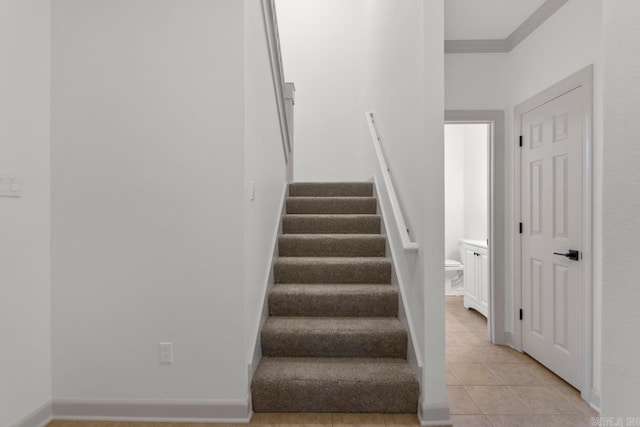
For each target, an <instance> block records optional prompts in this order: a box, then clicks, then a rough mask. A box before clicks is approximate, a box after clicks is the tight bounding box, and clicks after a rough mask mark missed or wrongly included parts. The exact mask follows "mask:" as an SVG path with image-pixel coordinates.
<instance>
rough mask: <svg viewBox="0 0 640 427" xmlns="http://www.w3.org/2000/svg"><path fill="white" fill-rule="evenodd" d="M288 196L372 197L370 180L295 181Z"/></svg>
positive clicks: (290, 186) (290, 185)
mask: <svg viewBox="0 0 640 427" xmlns="http://www.w3.org/2000/svg"><path fill="white" fill-rule="evenodd" d="M289 196H290V197H372V196H373V183H371V182H295V183H292V184H289Z"/></svg>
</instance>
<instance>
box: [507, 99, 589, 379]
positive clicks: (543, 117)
mask: <svg viewBox="0 0 640 427" xmlns="http://www.w3.org/2000/svg"><path fill="white" fill-rule="evenodd" d="M583 90H584V89H583V88H582V87H579V88H577V89H574V90H572V91H570V92H568V93H566V94H564V95H562V96H560V97H558V98H555V99H553V100H552V101H550V102H547V103H545V104H543V105H541V106H539V107H537V108H535V109H533V110H531V111H529V112H527V113H525V114H523V115H522V116H521V120H522V122H521V126H522V136H523V138H522V142H523V144H522V145H523V146H522V147H521V148H520V151H521V192H520V194H521V215H522V239H521V244H522V248H521V250H522V252H521V253H522V257H521V263H522V264H521V269H520V271H521V274H522V277H521V283H522V309H523V319H522V346H523V350H524V351H525V352H526V353H528V354H530V355H531V356H532V357H534V358H535V359H537V360H538V361H540V362H541V363H542V364H544V365H545V366H547V367H548V368H549V369H551V370H552V371H554V372H555V373H556V374H558V375H559V376H560V377H562V378H563V379H565V380H566V381H567V382H569V383H570V384H572V385H573V386H574V387H576V388H578V389H581V387H582V357H583V356H582V352H583V346H582V342H583V335H582V334H583V332H582V331H583V329H582V322H583V292H584V290H583V283H582V268H581V265H580V263H581V261H580V260H571V259H569V258H567V257H565V256H562V255H556V254H557V253H560V254H566V253H568V251H569V250H577V251H579V252H580V254H581V253H582V250H583V247H582V245H583V235H582V234H583V223H582V221H583V218H582V212H583V209H582V203H583V200H582V194H583V189H582V182H583V181H582V175H583V170H582V159H583V157H582V156H583V153H582V150H583V148H582V145H583V126H582V117H583V111H582V108H583V106H582V102H581V101H582V99H583V94H582V93H581V91H583ZM554 253H556V254H554Z"/></svg>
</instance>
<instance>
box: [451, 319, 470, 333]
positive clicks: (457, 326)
mask: <svg viewBox="0 0 640 427" xmlns="http://www.w3.org/2000/svg"><path fill="white" fill-rule="evenodd" d="M445 330H446V331H447V332H474V329H473V328H471V329H470V328H469V327H468V326H467V325H464V324H463V323H462V322H460V321H459V320H458V319H457V318H455V317H454V318H451V319H447V320H445Z"/></svg>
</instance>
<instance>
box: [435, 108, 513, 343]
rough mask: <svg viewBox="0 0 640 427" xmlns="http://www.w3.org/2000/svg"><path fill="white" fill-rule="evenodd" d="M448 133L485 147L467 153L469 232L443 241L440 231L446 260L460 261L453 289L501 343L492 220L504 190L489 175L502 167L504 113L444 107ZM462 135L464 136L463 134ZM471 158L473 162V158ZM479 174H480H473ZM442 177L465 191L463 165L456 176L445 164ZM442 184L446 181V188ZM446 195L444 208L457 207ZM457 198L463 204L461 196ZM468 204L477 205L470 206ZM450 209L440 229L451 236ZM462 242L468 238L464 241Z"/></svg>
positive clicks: (497, 247)
mask: <svg viewBox="0 0 640 427" xmlns="http://www.w3.org/2000/svg"><path fill="white" fill-rule="evenodd" d="M449 126H451V127H449ZM447 133H448V134H449V136H451V137H453V139H451V140H455V139H460V138H461V135H468V136H470V138H468V140H469V141H470V143H471V141H475V142H476V144H484V148H482V149H480V151H479V152H478V150H475V151H470V152H469V153H468V154H471V155H470V156H469V157H470V160H469V162H468V164H469V165H470V167H469V169H470V171H471V172H472V174H470V175H469V177H468V178H469V180H470V181H471V180H475V182H470V183H469V185H468V188H469V191H470V192H471V193H473V196H474V197H473V198H475V199H476V200H475V201H473V200H470V201H469V207H470V209H468V210H466V209H464V214H463V215H462V216H463V219H462V223H464V222H465V219H466V218H465V217H466V216H467V215H466V213H467V212H468V213H469V215H470V216H471V218H469V226H468V227H469V228H468V230H470V231H469V233H473V234H469V235H467V236H463V237H462V238H449V239H448V240H447V236H445V241H446V243H445V244H446V248H445V259H453V260H459V261H460V262H461V264H462V265H463V268H464V271H463V272H462V275H463V280H462V284H463V289H462V290H460V288H458V289H456V290H457V291H458V293H462V294H463V295H466V294H469V295H468V296H467V297H466V298H465V297H463V300H465V301H464V302H463V304H464V306H465V307H466V308H470V309H474V310H476V311H478V312H479V313H482V315H483V316H485V317H486V318H487V326H488V328H487V329H488V330H487V338H488V340H489V341H490V342H491V343H493V344H505V334H504V326H505V323H504V291H503V289H504V280H503V278H504V273H503V272H504V255H503V254H504V240H503V239H504V231H503V230H502V229H501V228H502V227H496V226H495V224H503V223H504V222H503V221H504V214H503V211H504V210H503V209H496V207H497V206H499V205H498V203H501V202H499V201H498V199H497V198H496V197H495V195H496V194H503V193H504V183H503V180H496V179H494V177H495V176H500V175H498V174H502V173H503V172H504V156H503V154H502V153H503V152H504V112H503V111H498V110H478V111H474V110H470V111H461V110H447V111H445V134H447ZM456 134H457V135H456ZM456 136H457V138H456ZM462 139H466V138H464V137H462ZM445 144H446V142H445ZM454 145H455V143H454ZM473 148H476V149H478V148H480V147H478V146H476V147H473ZM445 153H447V154H449V155H455V153H456V147H455V146H452V147H447V146H445ZM463 155H464V154H463ZM474 157H475V159H474V160H475V162H474V161H473V160H472V159H473V158H474ZM478 157H482V158H480V159H479V158H478ZM445 160H446V159H445ZM479 165H480V166H479ZM463 169H465V168H463ZM473 171H475V173H473ZM478 174H479V175H482V176H480V177H478V176H477V175H478ZM445 177H446V178H445V181H450V183H452V184H453V186H456V185H457V186H458V187H460V186H461V185H462V188H463V191H464V181H465V177H464V170H463V171H462V173H458V174H457V175H456V169H455V168H454V169H453V170H449V171H447V170H446V167H445ZM460 181H462V183H461V182H460ZM446 185H447V184H446V183H445V187H446ZM478 198H480V199H484V200H483V201H484V203H483V204H482V206H483V207H481V208H479V209H481V210H482V212H480V213H478V208H477V206H478V204H477V199H478ZM445 199H446V202H445V205H449V206H448V207H449V208H451V207H452V206H455V205H456V203H457V206H458V207H459V206H460V204H461V202H460V200H457V201H456V197H455V196H453V197H452V195H451V194H449V193H448V191H446V190H445ZM462 199H463V200H462V205H463V206H464V204H465V200H464V196H463V197H462ZM500 200H502V199H500ZM473 206H476V208H475V209H474V208H473ZM458 209H459V208H458ZM451 213H452V211H450V212H449V213H447V214H446V215H445V216H446V218H445V227H446V232H445V234H447V235H451V234H452V231H451V230H453V229H454V228H455V225H454V224H455V223H456V222H457V223H458V224H460V221H461V220H460V218H459V217H457V216H456V215H455V214H452V215H451V216H450V214H451ZM478 223H480V225H478ZM458 228H459V226H458ZM463 228H464V227H463ZM478 229H479V230H481V231H480V232H479V233H485V234H483V235H480V234H476V233H478V231H477V230H478ZM471 230H473V231H471ZM482 230H484V231H482ZM465 233H466V231H465V232H463V234H465ZM460 240H462V242H460ZM465 241H467V242H466V244H465ZM456 253H457V254H458V256H457V257H456ZM445 270H447V267H445ZM445 274H447V275H449V276H453V274H452V272H451V271H448V272H445ZM464 286H469V289H464Z"/></svg>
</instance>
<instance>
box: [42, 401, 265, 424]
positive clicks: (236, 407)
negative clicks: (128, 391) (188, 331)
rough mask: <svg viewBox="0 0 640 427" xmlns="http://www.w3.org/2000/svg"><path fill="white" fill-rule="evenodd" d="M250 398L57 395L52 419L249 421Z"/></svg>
mask: <svg viewBox="0 0 640 427" xmlns="http://www.w3.org/2000/svg"><path fill="white" fill-rule="evenodd" d="M251 415H252V414H251V411H250V409H249V398H246V399H238V400H107V399H54V400H53V419H55V420H88V421H143V422H199V423H248V422H249V421H250V420H251Z"/></svg>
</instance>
